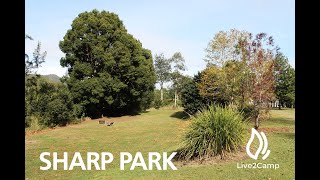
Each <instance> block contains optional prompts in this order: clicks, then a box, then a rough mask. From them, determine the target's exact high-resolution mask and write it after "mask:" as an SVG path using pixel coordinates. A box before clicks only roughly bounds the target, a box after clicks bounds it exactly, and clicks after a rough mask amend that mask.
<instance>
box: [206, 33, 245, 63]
mask: <svg viewBox="0 0 320 180" xmlns="http://www.w3.org/2000/svg"><path fill="white" fill-rule="evenodd" d="M248 37H249V33H248V32H247V31H239V30H237V29H231V30H230V31H219V32H218V33H217V34H215V36H214V37H213V39H212V40H210V42H209V43H208V46H207V48H206V49H205V52H206V56H205V59H204V60H205V62H207V67H210V66H212V65H216V66H219V67H221V66H223V65H224V64H225V62H226V61H238V60H240V59H241V56H240V55H239V53H238V52H237V45H238V42H239V40H241V39H246V38H248Z"/></svg>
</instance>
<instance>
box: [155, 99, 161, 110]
mask: <svg viewBox="0 0 320 180" xmlns="http://www.w3.org/2000/svg"><path fill="white" fill-rule="evenodd" d="M160 107H162V101H161V100H160V99H156V100H154V108H155V109H160Z"/></svg>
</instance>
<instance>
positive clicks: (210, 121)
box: [177, 106, 245, 160]
mask: <svg viewBox="0 0 320 180" xmlns="http://www.w3.org/2000/svg"><path fill="white" fill-rule="evenodd" d="M244 130H245V129H244V124H243V115H242V113H240V112H239V111H238V110H237V109H235V108H231V107H225V108H223V107H219V106H209V107H208V108H207V109H202V110H201V112H200V113H199V114H197V115H196V116H194V117H192V118H191V124H190V125H189V127H188V129H187V132H186V133H185V135H184V137H183V141H182V146H181V148H180V149H179V150H178V154H177V158H178V159H181V160H191V159H197V158H198V159H203V158H208V157H212V156H216V155H220V156H221V158H224V157H225V152H234V151H237V150H239V148H240V146H241V145H242V143H243V139H244Z"/></svg>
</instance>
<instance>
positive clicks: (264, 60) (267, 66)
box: [25, 10, 295, 127]
mask: <svg viewBox="0 0 320 180" xmlns="http://www.w3.org/2000/svg"><path fill="white" fill-rule="evenodd" d="M27 39H28V40H32V37H31V36H29V35H26V40H27ZM59 47H60V50H61V51H62V52H63V53H64V54H65V56H64V57H63V58H61V59H60V64H61V66H62V67H66V68H67V75H65V76H63V77H62V78H61V83H52V82H48V81H45V80H44V79H41V77H40V76H39V75H38V74H37V73H36V70H37V69H38V68H39V67H40V65H41V64H42V63H43V62H44V61H45V57H46V52H43V53H41V44H40V43H38V45H37V47H36V49H35V51H34V53H33V58H32V59H31V58H29V55H27V54H26V55H25V75H26V84H25V86H26V88H25V95H26V96H25V97H26V99H25V102H26V106H25V107H26V110H25V112H26V113H25V117H26V121H25V124H26V127H29V126H31V125H32V124H40V125H42V126H56V125H65V124H67V123H71V122H73V121H78V120H79V119H81V117H86V116H88V117H91V118H98V117H101V116H121V115H126V114H131V115H133V114H138V113H139V112H141V111H145V110H146V109H148V108H150V107H152V106H153V107H156V108H159V107H161V106H163V105H164V104H165V100H164V95H163V94H164V91H165V88H164V84H165V83H166V82H171V88H170V90H169V91H168V92H170V94H171V95H170V96H171V97H172V99H173V102H174V104H173V106H174V108H176V107H177V106H178V104H179V103H181V105H182V106H183V107H184V109H185V111H186V112H187V113H189V114H195V113H196V112H197V111H198V110H199V109H200V108H202V107H204V106H207V105H209V104H218V105H223V106H226V105H233V106H237V107H238V108H239V109H240V110H241V111H246V110H248V111H249V110H250V111H249V112H251V113H252V114H254V115H253V116H254V117H255V122H256V123H255V124H256V127H258V126H259V125H258V122H259V116H260V114H261V113H260V112H261V110H263V109H264V108H265V104H266V103H267V102H271V101H274V100H275V99H278V100H279V101H280V106H287V107H288V106H294V104H295V102H294V98H295V97H294V89H295V88H294V84H295V82H294V69H293V68H292V67H291V66H290V65H289V63H288V59H287V58H286V57H285V56H284V55H283V54H282V53H281V52H280V51H279V48H278V47H277V46H275V45H274V42H273V38H272V37H271V36H268V35H267V34H265V33H258V34H256V35H255V36H254V35H253V34H251V33H249V32H246V31H239V30H236V29H232V30H230V31H220V32H219V33H217V34H216V35H215V36H214V38H213V39H212V40H211V41H210V42H209V44H208V47H207V49H206V58H205V61H206V63H207V67H206V68H205V69H204V70H202V71H201V72H198V74H197V75H195V76H194V77H189V76H185V75H183V72H184V71H185V70H186V65H185V59H184V57H183V56H182V54H181V53H180V52H176V53H174V54H173V55H172V56H171V57H170V58H166V57H165V56H164V54H163V53H160V54H155V55H154V57H152V53H151V51H150V50H148V49H145V48H143V46H142V43H141V42H140V41H139V40H137V39H135V38H134V37H133V36H132V35H131V34H129V33H128V32H127V30H126V28H125V26H124V24H123V22H122V21H121V20H120V19H119V17H118V15H116V14H115V13H110V12H106V11H101V12H99V11H98V10H93V11H91V12H83V13H80V14H79V15H78V16H77V17H76V18H75V19H74V20H73V22H72V24H71V29H69V30H68V31H67V32H66V34H65V35H64V37H63V40H61V41H60V43H59ZM156 83H159V85H160V92H159V91H157V90H155V84H156ZM253 112H254V113H253ZM32 122H33V123H32ZM35 122H37V123H35Z"/></svg>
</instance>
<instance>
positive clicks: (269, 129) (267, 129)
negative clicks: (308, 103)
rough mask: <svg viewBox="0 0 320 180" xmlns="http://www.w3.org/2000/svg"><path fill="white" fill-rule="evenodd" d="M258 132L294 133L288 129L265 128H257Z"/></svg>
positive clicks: (292, 129) (291, 129)
mask: <svg viewBox="0 0 320 180" xmlns="http://www.w3.org/2000/svg"><path fill="white" fill-rule="evenodd" d="M250 131H251V130H250ZM258 131H259V132H260V131H262V132H292V131H294V128H289V127H265V128H259V129H258Z"/></svg>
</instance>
